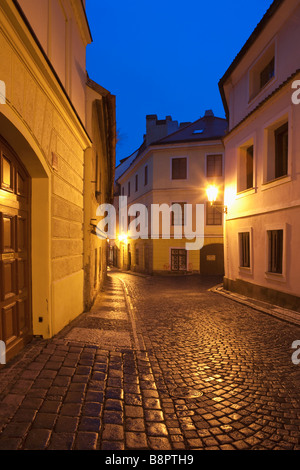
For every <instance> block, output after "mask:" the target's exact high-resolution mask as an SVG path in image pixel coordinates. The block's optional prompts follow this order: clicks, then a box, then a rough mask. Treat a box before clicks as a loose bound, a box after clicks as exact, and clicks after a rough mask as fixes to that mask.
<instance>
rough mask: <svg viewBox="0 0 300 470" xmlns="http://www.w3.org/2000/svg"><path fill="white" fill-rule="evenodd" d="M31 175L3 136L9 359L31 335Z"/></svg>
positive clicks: (1, 248) (1, 212) (3, 304)
mask: <svg viewBox="0 0 300 470" xmlns="http://www.w3.org/2000/svg"><path fill="white" fill-rule="evenodd" d="M30 186H31V185H30V177H29V176H28V174H27V172H26V170H25V168H24V167H23V165H22V163H21V161H20V159H19V158H18V156H17V155H16V154H15V153H14V151H13V150H12V149H11V148H10V147H9V145H8V144H7V143H6V142H5V141H4V139H2V138H0V278H1V279H0V339H1V340H3V341H4V342H5V344H6V359H7V360H8V359H10V358H11V357H13V356H14V355H15V354H17V353H18V352H19V351H20V350H21V349H22V348H23V347H24V345H25V344H26V343H27V342H28V341H30V339H31V337H32V318H31V317H32V316H31V294H30V293H31V282H30V278H31V277H30V272H31V268H30Z"/></svg>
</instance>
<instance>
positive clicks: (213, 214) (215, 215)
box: [206, 202, 223, 225]
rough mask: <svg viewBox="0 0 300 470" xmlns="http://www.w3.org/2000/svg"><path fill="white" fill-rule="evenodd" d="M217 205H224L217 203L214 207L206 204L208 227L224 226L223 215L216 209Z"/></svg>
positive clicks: (208, 203)
mask: <svg viewBox="0 0 300 470" xmlns="http://www.w3.org/2000/svg"><path fill="white" fill-rule="evenodd" d="M216 205H222V203H221V202H215V203H214V205H213V206H212V205H211V204H210V202H207V203H206V225H222V224H223V214H222V211H221V209H220V210H218V209H216V207H214V206H216Z"/></svg>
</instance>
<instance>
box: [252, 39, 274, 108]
mask: <svg viewBox="0 0 300 470" xmlns="http://www.w3.org/2000/svg"><path fill="white" fill-rule="evenodd" d="M274 77H275V44H274V43H273V44H272V45H271V46H270V47H269V48H268V49H267V50H266V51H265V52H264V53H263V54H262V56H261V57H260V58H259V59H258V60H257V61H256V63H255V64H254V65H253V67H252V68H251V69H250V72H249V101H251V100H252V99H253V98H255V96H256V95H257V94H258V93H259V92H260V91H261V90H262V89H263V88H264V87H265V86H266V85H267V84H268V83H269V82H270V81H271V80H272V79H273V78H274Z"/></svg>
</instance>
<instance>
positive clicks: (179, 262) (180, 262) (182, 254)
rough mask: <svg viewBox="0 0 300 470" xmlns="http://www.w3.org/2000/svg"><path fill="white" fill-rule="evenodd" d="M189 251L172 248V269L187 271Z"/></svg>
mask: <svg viewBox="0 0 300 470" xmlns="http://www.w3.org/2000/svg"><path fill="white" fill-rule="evenodd" d="M186 269H187V252H186V250H181V249H171V270H172V271H186Z"/></svg>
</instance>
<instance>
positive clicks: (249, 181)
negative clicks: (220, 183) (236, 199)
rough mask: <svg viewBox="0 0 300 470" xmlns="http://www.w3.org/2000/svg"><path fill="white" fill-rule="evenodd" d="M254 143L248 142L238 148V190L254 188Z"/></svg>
mask: <svg viewBox="0 0 300 470" xmlns="http://www.w3.org/2000/svg"><path fill="white" fill-rule="evenodd" d="M253 149H254V147H253V144H250V143H248V144H246V145H243V146H242V147H240V148H239V150H238V161H237V192H242V191H246V190H247V189H251V188H253Z"/></svg>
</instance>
